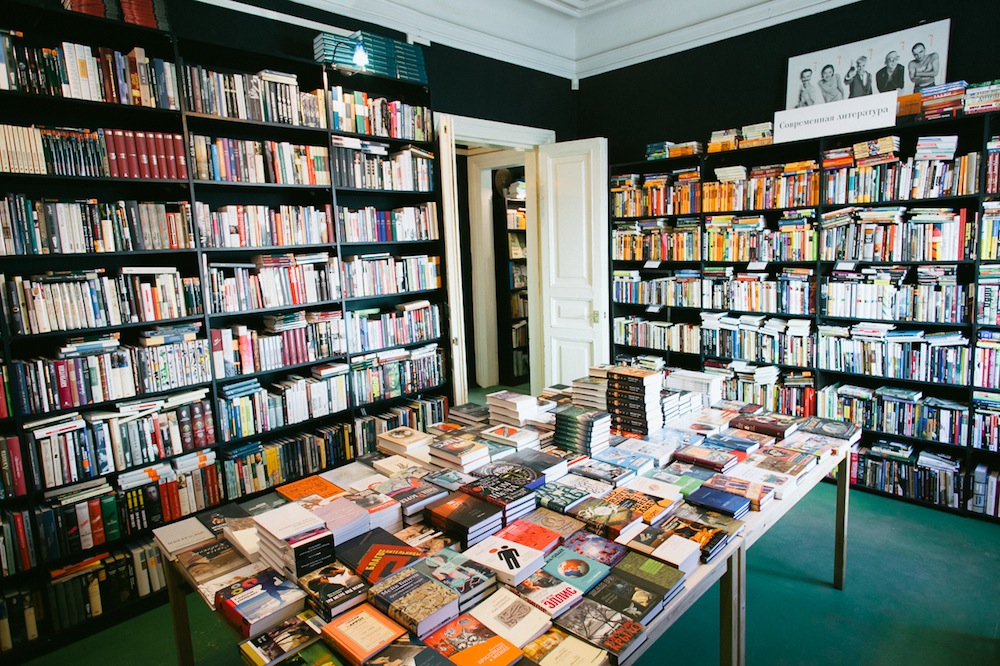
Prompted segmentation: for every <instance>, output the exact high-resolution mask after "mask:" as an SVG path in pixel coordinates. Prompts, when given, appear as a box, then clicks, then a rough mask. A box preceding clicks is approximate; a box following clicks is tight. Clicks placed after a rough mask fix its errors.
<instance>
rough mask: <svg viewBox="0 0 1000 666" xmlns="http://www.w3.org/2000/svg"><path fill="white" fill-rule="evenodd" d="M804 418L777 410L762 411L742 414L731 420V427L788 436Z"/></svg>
mask: <svg viewBox="0 0 1000 666" xmlns="http://www.w3.org/2000/svg"><path fill="white" fill-rule="evenodd" d="M803 420H804V419H801V418H798V417H795V416H789V415H788V414H778V413H777V412H762V413H760V414H740V415H738V416H735V417H733V419H732V420H731V421H730V422H729V425H730V427H733V428H740V429H742V430H749V431H750V432H761V433H764V434H765V435H771V436H772V437H777V438H778V439H783V438H785V437H788V436H789V435H790V434H792V433H793V432H795V431H796V429H798V427H799V426H800V425H801V424H802V422H803Z"/></svg>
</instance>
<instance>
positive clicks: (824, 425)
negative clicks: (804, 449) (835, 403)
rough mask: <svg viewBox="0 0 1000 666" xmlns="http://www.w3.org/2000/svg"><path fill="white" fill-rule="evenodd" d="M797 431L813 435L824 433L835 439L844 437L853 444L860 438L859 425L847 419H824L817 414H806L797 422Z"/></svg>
mask: <svg viewBox="0 0 1000 666" xmlns="http://www.w3.org/2000/svg"><path fill="white" fill-rule="evenodd" d="M799 432H808V433H812V434H814V435H824V436H826V437H833V438H835V439H844V440H847V441H848V442H850V443H851V444H853V443H854V442H856V441H858V440H859V439H861V426H859V425H858V424H856V423H848V422H847V421H835V420H833V419H824V418H820V417H818V416H808V417H806V419H805V420H804V421H803V422H802V423H800V424H799Z"/></svg>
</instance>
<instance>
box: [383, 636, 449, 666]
mask: <svg viewBox="0 0 1000 666" xmlns="http://www.w3.org/2000/svg"><path fill="white" fill-rule="evenodd" d="M368 663H369V664H372V666H451V664H452V662H451V661H450V660H448V659H446V658H445V657H444V656H442V655H441V653H439V652H437V651H436V650H434V649H432V648H430V647H428V646H427V645H425V644H424V643H423V642H422V641H420V639H418V638H416V637H414V636H413V635H411V634H407V635H406V636H400V637H399V638H397V639H396V640H394V641H393V642H392V643H391V644H389V646H388V647H387V648H385V649H384V650H382V651H381V652H379V653H378V655H377V656H375V657H373V658H371V659H370V660H368Z"/></svg>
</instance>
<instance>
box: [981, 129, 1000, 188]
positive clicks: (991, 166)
mask: <svg viewBox="0 0 1000 666" xmlns="http://www.w3.org/2000/svg"><path fill="white" fill-rule="evenodd" d="M984 185H985V187H984V190H985V191H986V192H988V193H990V194H995V193H997V192H1000V136H996V135H994V136H992V137H991V138H990V140H989V141H988V142H987V143H986V182H985V183H984Z"/></svg>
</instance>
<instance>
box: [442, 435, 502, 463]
mask: <svg viewBox="0 0 1000 666" xmlns="http://www.w3.org/2000/svg"><path fill="white" fill-rule="evenodd" d="M430 447H431V455H432V456H437V457H439V458H444V459H445V460H450V461H452V462H455V463H458V464H460V465H463V464H466V463H469V462H472V461H473V460H480V459H483V458H486V459H489V457H490V450H489V448H488V447H486V446H485V445H484V444H480V443H478V442H476V441H475V440H473V439H464V438H462V437H448V438H447V439H440V440H437V441H434V442H431V445H430Z"/></svg>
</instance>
